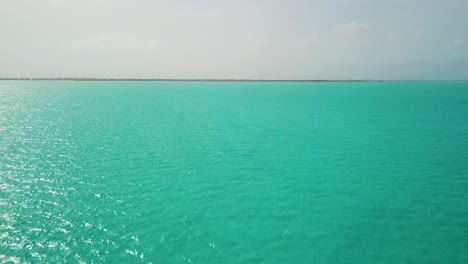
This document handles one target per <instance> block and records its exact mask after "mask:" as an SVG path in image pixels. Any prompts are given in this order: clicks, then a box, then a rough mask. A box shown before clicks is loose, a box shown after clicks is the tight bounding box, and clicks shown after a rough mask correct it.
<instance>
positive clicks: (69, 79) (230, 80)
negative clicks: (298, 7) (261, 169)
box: [0, 77, 468, 82]
mask: <svg viewBox="0 0 468 264" xmlns="http://www.w3.org/2000/svg"><path fill="white" fill-rule="evenodd" d="M0 81H168V82H170V81H179V82H392V81H393V82H401V81H408V82H418V81H419V82H425V81H428V82H434V81H436V82H437V81H439V82H444V81H453V82H457V81H458V82H466V81H468V80H463V79H460V80H456V79H435V80H425V79H244V78H240V79H236V78H97V77H96V78H94V77H37V78H34V77H3V78H0Z"/></svg>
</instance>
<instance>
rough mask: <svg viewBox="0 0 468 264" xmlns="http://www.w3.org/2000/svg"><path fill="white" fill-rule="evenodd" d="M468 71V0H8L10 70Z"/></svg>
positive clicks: (4, 36)
mask: <svg viewBox="0 0 468 264" xmlns="http://www.w3.org/2000/svg"><path fill="white" fill-rule="evenodd" d="M59 76H60V77H122V78H267V79H350V78H353V79H361V78H365V79H369V78H370V79H468V0H444V1H442V0H315V1H314V0H308V1H307V0H283V1H280V0H276V1H275V0H257V1H255V0H245V1H244V0H231V1H222V0H190V1H189V0H167V1H157V0H0V77H59Z"/></svg>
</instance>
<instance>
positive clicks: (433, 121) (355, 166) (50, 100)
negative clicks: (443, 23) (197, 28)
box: [0, 81, 468, 264]
mask: <svg viewBox="0 0 468 264" xmlns="http://www.w3.org/2000/svg"><path fill="white" fill-rule="evenodd" d="M9 261H10V262H13V263H15V262H17V263H27V262H31V263H38V262H42V263H64V262H68V263H78V262H81V263H360V264H362V263H468V83H467V82H383V83H377V82H367V83H366V82H364V83H333V82H331V83H288V82H285V83H257V82H255V83H249V82H246V83H235V82H226V83H222V82H74V81H2V82H0V262H7V263H8V262H9Z"/></svg>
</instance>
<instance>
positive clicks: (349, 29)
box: [333, 21, 369, 35]
mask: <svg viewBox="0 0 468 264" xmlns="http://www.w3.org/2000/svg"><path fill="white" fill-rule="evenodd" d="M367 30H369V26H368V25H367V24H364V23H360V22H358V21H349V22H347V23H344V24H341V25H337V26H336V27H335V28H334V29H333V31H334V32H337V33H343V34H349V35H355V34H358V33H360V32H364V31H367Z"/></svg>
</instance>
